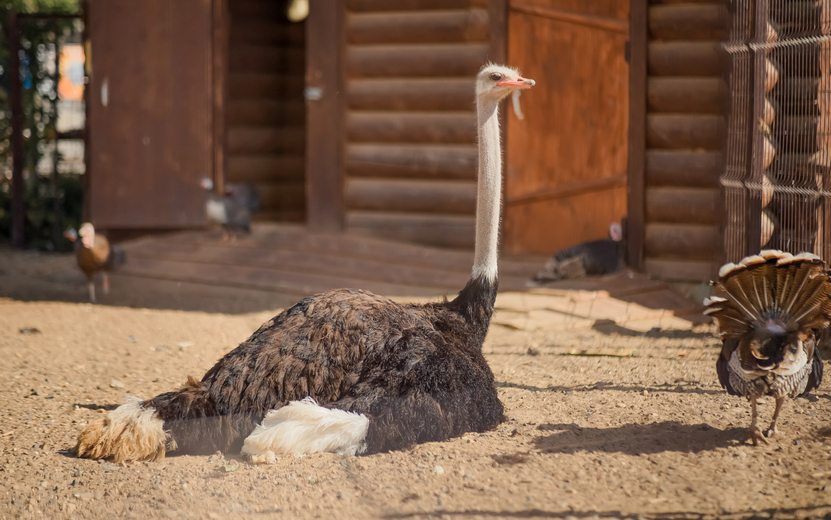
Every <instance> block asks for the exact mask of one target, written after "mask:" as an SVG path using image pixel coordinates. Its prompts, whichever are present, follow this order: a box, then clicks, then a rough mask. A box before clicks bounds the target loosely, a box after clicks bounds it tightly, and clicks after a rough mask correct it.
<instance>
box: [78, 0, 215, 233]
mask: <svg viewBox="0 0 831 520" xmlns="http://www.w3.org/2000/svg"><path fill="white" fill-rule="evenodd" d="M87 5H88V6H89V7H88V9H89V12H88V27H87V30H88V34H89V37H90V41H91V56H90V58H91V65H92V70H91V78H90V79H91V81H90V91H89V96H88V98H87V103H88V107H89V110H88V113H89V122H88V126H89V151H88V153H89V157H88V159H87V164H88V166H89V170H88V171H89V175H90V177H89V182H88V193H87V197H88V210H89V216H90V218H91V219H92V221H93V222H94V223H95V224H96V225H97V226H99V227H102V228H171V227H174V228H175V227H189V226H198V225H202V224H204V222H205V210H204V202H205V194H206V192H205V190H204V189H203V188H201V187H200V182H201V181H202V179H204V178H209V179H210V178H212V176H213V158H212V145H213V142H212V132H213V129H212V121H213V118H212V108H213V104H212V97H211V95H212V89H211V86H212V68H211V49H212V45H211V43H212V16H211V12H212V11H211V9H212V0H176V1H175V2H172V1H170V0H142V1H140V2H137V1H135V0H89V2H88V4H87Z"/></svg>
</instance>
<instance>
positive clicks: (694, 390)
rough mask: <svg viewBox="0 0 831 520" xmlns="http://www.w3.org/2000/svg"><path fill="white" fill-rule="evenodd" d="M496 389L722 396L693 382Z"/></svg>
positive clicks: (508, 385) (513, 385)
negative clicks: (644, 392)
mask: <svg viewBox="0 0 831 520" xmlns="http://www.w3.org/2000/svg"><path fill="white" fill-rule="evenodd" d="M494 386H496V388H516V389H518V390H526V391H528V392H562V393H565V394H569V393H574V392H591V391H594V390H610V391H612V392H643V391H644V390H648V391H650V392H670V393H674V394H701V395H723V394H724V390H721V389H712V390H710V389H707V388H701V386H700V384H699V383H696V382H693V381H677V382H675V383H664V384H660V385H648V386H646V385H640V386H635V385H621V384H617V383H610V382H606V381H598V382H595V383H592V384H590V385H572V386H562V385H560V386H553V385H552V386H547V387H545V388H543V387H540V386H533V385H522V384H519V383H511V382H509V381H496V382H495V383H494Z"/></svg>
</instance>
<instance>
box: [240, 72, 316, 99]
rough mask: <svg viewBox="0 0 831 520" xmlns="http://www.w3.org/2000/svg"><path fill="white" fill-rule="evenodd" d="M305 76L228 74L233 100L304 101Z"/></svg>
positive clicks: (257, 73)
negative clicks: (282, 99)
mask: <svg viewBox="0 0 831 520" xmlns="http://www.w3.org/2000/svg"><path fill="white" fill-rule="evenodd" d="M304 85H305V79H304V78H303V74H270V73H264V72H232V73H229V74H228V96H229V98H231V99H245V98H266V97H286V96H299V97H300V99H303V87H304Z"/></svg>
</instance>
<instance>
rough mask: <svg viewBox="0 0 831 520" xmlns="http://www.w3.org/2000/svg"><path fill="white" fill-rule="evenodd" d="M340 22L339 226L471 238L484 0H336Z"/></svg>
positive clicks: (405, 236)
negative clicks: (341, 9) (341, 8)
mask: <svg viewBox="0 0 831 520" xmlns="http://www.w3.org/2000/svg"><path fill="white" fill-rule="evenodd" d="M343 24H344V25H343V31H344V34H343V38H344V40H345V43H346V47H345V51H344V58H343V59H344V70H343V83H344V90H345V92H346V97H345V100H344V101H343V103H344V105H345V106H344V107H343V109H344V116H343V117H344V119H343V122H344V123H343V124H344V128H343V132H344V135H345V137H344V143H343V162H344V166H343V167H344V171H345V179H344V184H343V204H344V227H345V229H346V230H347V231H350V232H356V233H362V234H371V235H375V236H384V237H390V238H396V239H400V240H404V241H409V242H418V243H425V244H433V245H439V246H446V247H455V248H472V247H473V241H474V214H475V209H476V172H477V149H476V113H475V107H474V95H473V78H474V76H475V75H476V73H477V72H478V70H479V68H480V67H481V66H482V64H484V63H485V62H486V61H487V60H488V59H489V44H490V40H489V33H490V30H489V11H488V0H397V1H395V2H390V1H388V0H346V11H345V13H344V21H343ZM496 59H498V57H497V58H496Z"/></svg>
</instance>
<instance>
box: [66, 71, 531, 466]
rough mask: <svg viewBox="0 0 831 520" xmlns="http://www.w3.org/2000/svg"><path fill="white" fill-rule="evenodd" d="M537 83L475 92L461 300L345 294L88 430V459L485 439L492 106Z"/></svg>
mask: <svg viewBox="0 0 831 520" xmlns="http://www.w3.org/2000/svg"><path fill="white" fill-rule="evenodd" d="M533 84H534V81H533V80H528V79H525V78H522V77H521V76H520V75H519V73H518V72H517V71H515V70H514V69H510V68H507V67H501V66H497V65H488V66H486V67H484V68H483V69H482V70H481V71H480V73H479V75H478V77H477V82H476V94H477V112H478V129H479V182H478V194H477V207H476V246H475V253H474V263H473V270H472V274H471V278H470V280H469V281H468V283H467V285H466V286H465V287H464V289H462V291H461V292H460V293H459V295H458V296H457V297H456V298H455V299H454V300H452V301H444V302H439V303H430V304H426V305H409V304H397V303H395V302H393V301H391V300H389V299H387V298H383V297H381V296H377V295H374V294H372V293H369V292H366V291H361V290H352V289H339V290H334V291H330V292H326V293H323V294H319V295H316V296H311V297H309V298H305V299H303V300H301V301H300V302H299V303H297V304H296V305H294V306H293V307H291V308H289V309H287V310H286V311H284V312H283V313H281V314H279V315H278V316H276V317H275V318H273V319H271V320H270V321H268V322H266V323H265V324H263V325H262V326H261V327H260V329H259V330H257V331H256V332H255V333H254V334H253V335H252V336H251V337H250V338H249V339H248V340H246V341H245V342H243V343H242V344H241V345H240V346H239V347H237V348H236V349H234V350H233V351H231V352H229V353H228V354H227V355H225V356H224V357H223V358H222V359H220V360H219V362H217V364H216V365H215V366H214V367H213V368H211V369H210V370H209V371H208V372H207V373H206V374H205V376H204V377H203V378H202V380H201V381H196V380H195V379H192V378H189V380H188V383H187V384H186V385H185V387H184V388H182V389H180V390H177V391H174V392H168V393H165V394H162V395H159V396H157V397H155V398H153V399H150V400H148V401H140V400H138V399H135V400H133V401H131V402H129V403H127V404H125V405H123V406H121V407H119V408H118V409H116V410H114V411H113V412H111V413H110V415H109V416H108V417H106V418H104V419H100V420H98V421H96V422H95V423H92V424H91V425H89V426H88V427H87V428H86V429H85V430H84V431H82V432H81V434H80V435H79V437H78V444H77V446H76V448H75V451H76V453H77V455H78V456H80V457H88V458H107V459H111V460H115V461H121V460H154V459H158V458H160V457H163V456H164V455H165V452H166V451H168V450H169V451H177V452H183V453H212V452H214V451H216V450H222V451H234V450H239V449H240V448H241V449H242V453H243V454H244V455H245V456H246V457H248V459H249V460H251V461H253V462H272V461H274V460H275V458H276V456H277V455H280V454H300V453H313V452H316V451H330V452H338V453H366V454H369V453H377V452H381V451H387V450H395V449H401V448H405V447H407V446H410V445H412V444H415V443H421V442H428V441H441V440H445V439H448V438H450V437H454V436H458V435H461V434H462V433H464V432H467V431H478V432H481V431H485V430H487V429H490V428H493V427H494V426H496V425H497V424H499V423H500V422H501V421H502V420H503V419H504V416H503V408H502V403H501V402H500V401H499V398H498V396H497V393H496V389H495V388H494V384H493V383H494V379H493V374H492V373H491V370H490V368H489V367H488V364H487V362H486V361H485V358H484V356H483V355H482V343H483V342H484V340H485V336H486V334H487V331H488V326H489V323H490V318H491V314H492V313H493V305H494V300H495V298H496V290H497V283H498V282H497V238H498V229H499V206H500V195H501V193H500V192H501V159H502V158H501V151H500V145H499V122H498V117H497V105H498V102H499V100H500V99H502V98H504V97H506V96H507V95H509V94H511V93H512V92H514V91H516V90H517V89H522V88H528V87H530V86H532V85H533Z"/></svg>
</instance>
